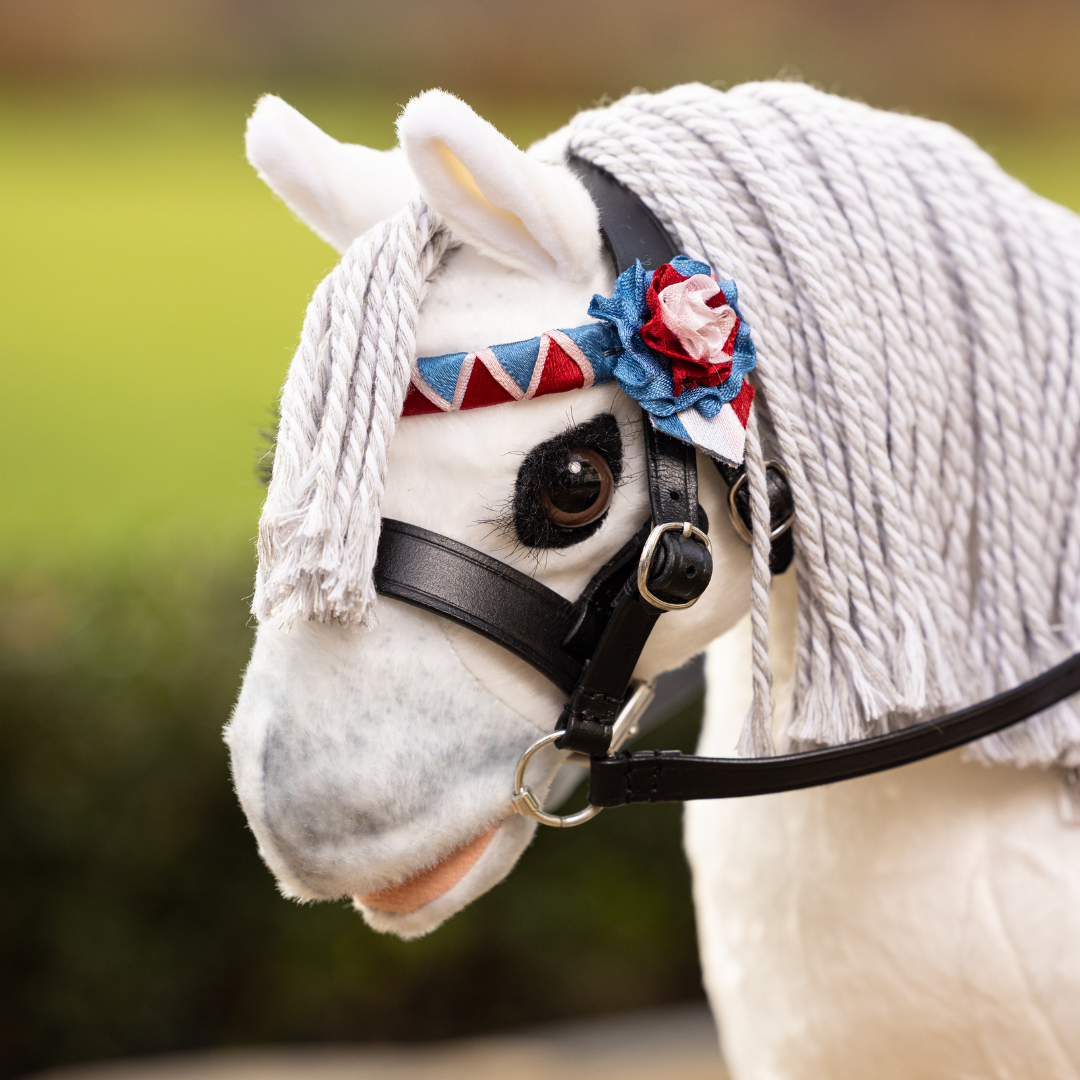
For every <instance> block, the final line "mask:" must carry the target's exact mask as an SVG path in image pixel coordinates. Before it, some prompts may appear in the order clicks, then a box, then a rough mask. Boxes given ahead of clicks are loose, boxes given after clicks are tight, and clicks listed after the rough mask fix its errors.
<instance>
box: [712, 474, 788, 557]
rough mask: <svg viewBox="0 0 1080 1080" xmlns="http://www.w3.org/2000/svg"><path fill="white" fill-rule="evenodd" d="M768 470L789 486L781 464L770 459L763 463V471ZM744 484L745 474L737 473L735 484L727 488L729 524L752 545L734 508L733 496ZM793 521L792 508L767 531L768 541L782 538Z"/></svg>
mask: <svg viewBox="0 0 1080 1080" xmlns="http://www.w3.org/2000/svg"><path fill="white" fill-rule="evenodd" d="M769 468H773V469H775V470H776V471H777V472H778V473H779V474H780V475H781V476H782V477H783V478H784V480H785V481H787V484H788V486H789V487H790V486H791V480H790V479H789V477H788V472H787V469H786V468H785V467H784V465H783V463H782V462H779V461H772V460H771V459H770V460H768V461H766V462H765V469H766V470H768V469H769ZM745 483H746V472H745V471H743V472H741V473H739V476H738V479H737V480H736V481H735V483H734V484H732V485H731V487H729V488H728V513H729V514H730V515H731V524H732V525H734V526H735V531H736V532H737V533H738V534H739V537H740V538H741V539H742V540H743V541H744V542H745V543H747V544H752V543H753V542H754V538H753V535H752V534H751V532H750V530H749V529H748V528H747V527H746V522H745V521H743V519H742V515H741V514H740V513H739V511H738V510H737V509H736V507H735V494H736V492H737V491H738V490H739V488H741V487H742V486H743V484H745ZM794 521H795V508H794V507H792V510H791V513H790V514H788V516H787V517H786V518H785V519H784V520H783V521H782V522H781V523H780V524H779V525H777V526H775V527H774V528H772V529H770V530H769V539H770V540H776V539H777V538H778V537H781V536H783V535H784V533H786V532H787V531H788V529H790V528H791V526H792V524H793V522H794ZM769 524H770V525H771V524H772V522H770V523H769Z"/></svg>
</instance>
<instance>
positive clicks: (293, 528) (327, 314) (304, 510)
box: [253, 200, 448, 626]
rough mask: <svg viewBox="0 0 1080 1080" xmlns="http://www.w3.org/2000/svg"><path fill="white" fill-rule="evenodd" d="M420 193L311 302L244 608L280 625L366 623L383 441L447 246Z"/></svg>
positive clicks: (353, 252) (365, 238) (358, 247)
mask: <svg viewBox="0 0 1080 1080" xmlns="http://www.w3.org/2000/svg"><path fill="white" fill-rule="evenodd" d="M447 244H448V234H447V232H446V230H445V228H443V225H442V222H441V220H440V219H439V217H438V215H436V214H435V213H434V211H432V210H431V209H430V208H429V207H428V206H427V205H426V204H425V203H423V202H422V201H420V200H417V201H415V202H413V203H411V204H410V205H409V206H407V207H406V208H405V209H404V210H402V211H401V212H400V213H399V214H397V215H395V216H394V217H392V218H390V219H388V220H387V221H384V222H381V223H380V224H378V225H376V226H375V227H374V228H372V229H370V230H369V231H368V232H366V233H364V234H363V235H362V236H360V237H358V238H357V239H356V240H355V241H353V243H352V245H351V246H350V247H349V249H348V250H347V251H346V252H345V254H344V256H343V257H342V259H341V262H340V263H338V265H337V266H336V267H335V268H334V269H333V270H332V271H331V273H330V274H329V275H328V276H327V277H326V278H325V279H324V280H323V281H322V283H321V284H320V285H319V287H318V288H317V289H316V290H315V295H314V296H313V297H312V299H311V302H310V304H309V305H308V310H307V314H306V316H305V319H304V327H303V330H302V332H301V337H300V345H299V347H298V348H297V350H296V354H295V356H294V357H293V361H292V363H291V365H290V366H289V373H288V375H287V377H286V380H285V385H284V387H283V388H282V392H281V403H280V414H281V421H280V424H279V427H278V437H277V446H276V450H275V454H274V468H273V474H272V476H271V479H270V486H269V489H268V491H267V498H266V503H265V505H264V506H263V512H262V518H261V519H260V522H259V545H258V546H259V569H258V573H257V575H256V583H255V598H254V605H253V609H254V612H255V614H256V615H257V616H258V618H259V619H260V620H263V619H267V620H271V621H273V622H275V623H277V624H279V625H282V626H290V625H292V624H294V623H296V622H298V621H303V620H306V619H316V620H318V621H320V622H342V623H368V622H371V620H372V618H373V613H374V605H375V586H374V581H373V571H374V567H375V554H376V550H377V546H378V540H379V530H380V526H381V521H382V518H381V513H380V506H381V503H382V494H383V486H384V483H385V479H386V467H387V450H388V449H389V445H390V440H391V439H392V438H393V434H394V431H395V429H396V427H397V422H398V419H399V417H400V416H401V410H402V406H403V405H404V401H405V393H406V391H407V390H408V386H409V377H410V374H411V371H412V365H413V362H414V360H415V358H416V345H415V342H416V324H417V319H418V317H419V311H420V304H421V301H422V300H423V294H424V291H425V288H426V286H427V282H428V280H429V278H430V277H431V274H432V273H433V272H434V270H435V268H436V267H437V266H438V264H439V262H440V260H441V259H442V256H443V254H444V252H445V250H446V248H447Z"/></svg>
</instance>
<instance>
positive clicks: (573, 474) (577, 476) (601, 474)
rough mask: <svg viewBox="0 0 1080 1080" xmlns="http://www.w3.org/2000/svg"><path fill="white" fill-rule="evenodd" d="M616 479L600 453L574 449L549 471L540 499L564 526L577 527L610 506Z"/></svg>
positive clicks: (594, 518)
mask: <svg viewBox="0 0 1080 1080" xmlns="http://www.w3.org/2000/svg"><path fill="white" fill-rule="evenodd" d="M614 490H615V480H614V478H613V477H612V475H611V469H610V467H609V466H608V463H607V462H606V461H605V460H604V458H603V456H602V455H601V454H598V453H597V452H596V451H595V450H571V451H570V452H569V453H568V454H567V455H566V456H565V457H564V458H563V459H562V461H561V462H560V463H559V465H558V466H557V467H556V468H555V470H554V471H553V472H552V473H551V474H550V477H549V479H548V481H547V483H546V484H545V485H544V486H543V488H542V489H541V492H540V501H541V502H542V503H543V505H544V511H545V512H546V514H547V516H548V517H549V518H550V519H551V521H552V522H553V523H554V524H555V525H558V526H559V527H560V528H561V529H576V528H578V527H579V526H581V525H588V524H589V523H590V522H592V521H595V520H596V519H597V518H598V517H600V515H601V514H603V512H604V511H605V510H607V508H608V503H609V502H611V493H612V491H614Z"/></svg>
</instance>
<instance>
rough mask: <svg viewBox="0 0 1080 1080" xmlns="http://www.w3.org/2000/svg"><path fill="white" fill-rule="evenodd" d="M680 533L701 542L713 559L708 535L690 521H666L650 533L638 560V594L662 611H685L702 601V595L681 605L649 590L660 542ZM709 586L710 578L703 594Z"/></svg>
mask: <svg viewBox="0 0 1080 1080" xmlns="http://www.w3.org/2000/svg"><path fill="white" fill-rule="evenodd" d="M675 531H679V532H681V533H682V535H683V537H684V538H685V539H687V540H689V539H690V538H691V537H692V538H693V539H695V540H699V541H701V543H703V544H704V545H705V549H706V551H708V553H709V558H710V559H711V558H712V541H711V540H710V539H709V537H708V535H707V534H706V533H704V532H702V530H701V529H699V528H698V527H697V526H696V525H691V524H690V522H689V521H666V522H664V523H663V524H661V525H657V526H656V527H655V528H654V529H653V531H652V532H651V533H649V537H648V539H647V540H646V541H645V546H644V547H643V548H642V549H641V555H640V557H639V558H638V571H637V587H638V592H639V593H641V596H642V598H643V599H644V600H646V601H648V602H649V603H650V604H652V606H653V607H655V608H659V609H660V610H661V611H684V610H685V609H686V608H689V607H693V606H694V605H695V604H696V603H697V602H698V600H699V599H701V593H698V595H697V596H694V597H691V598H690V599H689V600H685V601H683V602H681V603H675V602H672V601H669V600H661V599H660V597H659V596H656V595H655V594H654V593H653V591H652V590H651V589H650V588H649V577H650V575H651V574H652V572H653V557H654V556H655V554H656V549H657V548H658V547H659V545H660V541H661V539H662V538H663V535H664V533H666V532H675ZM707 584H708V578H707V577H706V578H705V579H704V583H703V585H702V589H701V592H704V591H705V590H704V585H707Z"/></svg>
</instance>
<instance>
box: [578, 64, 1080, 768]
mask: <svg viewBox="0 0 1080 1080" xmlns="http://www.w3.org/2000/svg"><path fill="white" fill-rule="evenodd" d="M563 134H564V135H565V137H566V139H567V146H568V149H569V150H570V151H572V152H573V153H575V154H577V155H580V156H581V157H584V158H586V159H588V160H590V161H592V162H594V163H595V164H597V165H599V166H600V167H602V168H604V169H607V170H608V171H610V172H611V173H613V174H614V175H615V176H616V177H618V178H619V179H620V180H621V181H623V182H624V183H625V184H627V185H628V186H629V187H630V188H632V189H633V190H634V191H635V192H637V193H638V194H639V195H640V196H641V197H642V198H643V199H644V200H645V202H646V203H647V204H648V205H649V206H650V207H651V208H652V209H653V210H654V211H655V212H656V213H657V215H658V216H659V217H660V219H661V220H662V221H663V222H664V223H665V225H667V226H668V227H669V228H670V229H671V230H672V231H673V232H674V233H675V234H676V235H677V236H678V237H679V239H680V241H681V244H682V247H683V250H684V251H685V252H686V254H688V255H691V256H694V257H698V258H701V259H704V260H705V261H707V262H709V263H710V264H711V265H712V266H713V268H714V269H715V270H716V271H717V273H718V274H720V275H721V276H723V277H732V278H734V279H735V280H736V281H737V282H738V285H739V299H740V303H741V305H742V306H743V309H744V311H745V312H746V315H747V319H748V321H749V322H750V324H751V325H752V327H753V331H754V336H755V339H756V341H757V346H758V368H757V370H756V372H755V376H754V378H755V383H756V385H757V387H758V390H759V395H760V396H759V399H758V401H759V404H755V410H754V411H755V413H758V412H759V411H760V418H761V421H762V426H761V433H760V438H759V437H758V434H757V432H756V431H752V432H748V436H749V437H748V442H747V461H748V478H749V481H750V488H751V501H752V513H753V515H754V521H755V524H760V523H762V522H764V521H765V520H767V516H765V515H767V502H766V500H765V495H764V473H763V469H762V467H761V460H762V455H763V450H762V446H761V444H762V440H766V441H769V442H770V444H771V445H772V446H773V447H774V449H775V451H776V453H777V455H778V456H781V457H782V458H783V460H784V462H785V464H786V466H787V469H788V472H789V474H790V478H791V486H792V490H793V494H794V498H795V503H796V507H797V513H798V519H797V533H796V563H795V572H796V574H797V577H798V592H799V622H798V633H797V652H796V675H795V686H794V709H793V713H792V715H791V717H790V719H789V720H788V722H787V723H786V724H785V726H784V730H783V731H782V733H781V738H782V742H783V744H784V747H785V748H786V749H799V748H804V747H808V746H813V745H822V744H825V745H834V744H838V743H841V742H845V741H848V740H850V739H855V738H862V737H865V736H867V735H869V734H874V733H878V732H882V731H885V730H889V729H892V728H895V727H901V726H905V725H907V724H910V723H912V722H915V721H917V720H922V719H926V718H928V717H930V716H933V715H936V714H940V713H941V712H943V711H945V710H947V709H949V708H953V707H956V706H959V705H962V704H966V703H969V702H972V701H975V700H978V699H980V698H984V697H987V696H989V695H991V694H994V693H997V692H999V691H1002V690H1006V689H1008V688H1010V687H1012V686H1015V685H1016V684H1017V683H1019V682H1021V681H1023V680H1024V679H1027V678H1029V677H1031V676H1033V675H1035V674H1038V673H1039V672H1041V671H1043V670H1045V669H1046V668H1048V667H1050V666H1052V665H1053V664H1055V663H1058V662H1059V661H1061V660H1062V659H1064V658H1065V657H1067V656H1069V655H1070V654H1072V653H1073V652H1075V651H1077V650H1078V649H1080V629H1078V625H1077V605H1078V602H1080V499H1078V498H1077V494H1078V492H1077V486H1078V481H1080V378H1074V376H1073V361H1074V350H1075V348H1076V346H1075V344H1074V339H1075V326H1074V322H1075V318H1076V314H1077V298H1076V287H1077V283H1078V282H1080V219H1078V218H1077V217H1076V216H1075V215H1074V214H1072V213H1071V212H1069V211H1067V210H1064V209H1063V208H1061V207H1059V206H1056V205H1054V204H1052V203H1049V202H1047V201H1045V200H1043V199H1041V198H1039V197H1037V196H1035V195H1033V194H1032V193H1031V192H1030V191H1028V190H1027V189H1026V188H1024V187H1023V186H1022V185H1021V184H1019V183H1017V182H1016V181H1014V180H1012V179H1010V178H1009V177H1008V176H1006V175H1005V174H1004V173H1003V172H1002V171H1001V170H1000V169H999V168H998V167H997V165H996V164H995V163H994V162H993V161H992V160H991V159H990V158H989V157H988V156H987V155H986V154H984V153H983V152H982V151H980V150H979V149H978V148H977V147H976V146H974V145H973V144H972V143H971V142H970V141H968V140H967V139H966V138H964V137H963V136H961V135H959V134H958V133H957V132H955V131H953V130H952V129H950V128H947V127H945V126H943V125H940V124H936V123H933V122H930V121H926V120H920V119H916V118H912V117H907V116H899V115H894V114H890V113H882V112H878V111H876V110H872V109H870V108H868V107H866V106H863V105H860V104H857V103H854V102H850V101H845V100H842V99H840V98H836V97H831V96H829V95H825V94H822V93H819V92H817V91H815V90H812V89H811V88H809V87H806V86H803V85H800V84H796V83H758V84H748V85H745V86H740V87H737V88H735V89H734V90H732V91H730V92H727V93H720V92H718V91H715V90H711V89H709V88H707V87H704V86H700V85H691V86H682V87H678V88H676V89H674V90H670V91H668V92H666V93H663V94H657V95H646V94H640V95H633V96H631V97H628V98H625V99H623V100H622V101H620V102H617V103H616V104H615V105H613V106H611V107H609V108H606V109H598V110H594V111H591V112H586V113H582V114H581V115H579V116H578V117H577V118H575V120H574V121H572V122H571V124H570V125H569V127H568V128H566V129H564V132H563ZM754 531H755V536H756V537H760V534H761V533H762V532H763V530H762V529H759V528H755V530H754ZM766 567H767V551H766V550H765V545H764V544H763V543H762V542H761V541H760V539H758V541H757V543H756V544H755V550H754V574H753V586H752V612H753V615H752V624H753V641H754V650H753V655H754V687H755V707H754V710H753V713H752V715H751V717H750V720H749V722H748V725H747V729H746V731H745V732H744V735H743V739H742V742H741V744H740V745H741V749H742V751H743V752H745V753H751V754H762V753H769V752H771V751H772V741H771V733H770V716H769V713H770V705H769V696H770V684H771V676H770V673H769V662H768V649H767V641H768V638H767V610H768V588H767V577H766ZM971 752H972V753H974V755H975V756H976V757H978V758H980V759H981V760H984V761H988V762H1012V763H1014V764H1018V765H1049V764H1052V763H1056V764H1059V765H1065V766H1069V767H1075V766H1077V765H1080V717H1078V715H1077V711H1076V709H1075V707H1074V706H1073V704H1071V703H1070V702H1065V703H1063V704H1061V705H1059V706H1057V707H1056V708H1053V709H1051V710H1048V711H1047V712H1045V713H1043V714H1041V715H1040V716H1038V717H1036V718H1035V719H1033V720H1031V721H1029V722H1027V723H1025V724H1023V725H1020V726H1018V727H1016V728H1013V729H1010V730H1007V731H1004V732H1002V733H1000V734H998V735H995V736H992V737H990V738H988V739H984V740H982V742H980V743H979V744H978V745H977V746H976V747H975V748H973V750H972V751H971Z"/></svg>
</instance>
